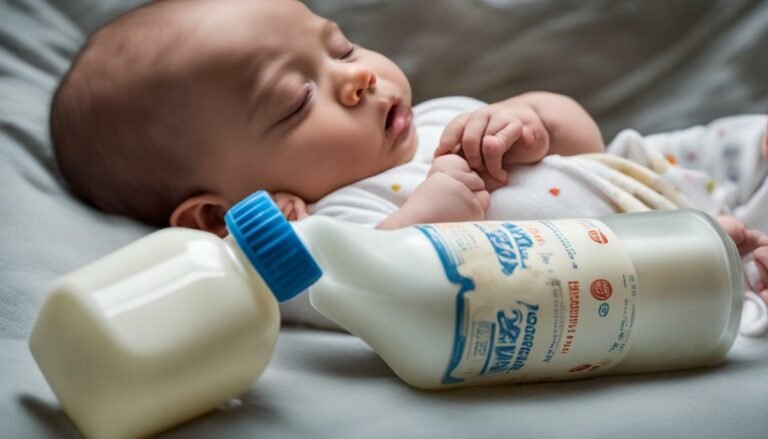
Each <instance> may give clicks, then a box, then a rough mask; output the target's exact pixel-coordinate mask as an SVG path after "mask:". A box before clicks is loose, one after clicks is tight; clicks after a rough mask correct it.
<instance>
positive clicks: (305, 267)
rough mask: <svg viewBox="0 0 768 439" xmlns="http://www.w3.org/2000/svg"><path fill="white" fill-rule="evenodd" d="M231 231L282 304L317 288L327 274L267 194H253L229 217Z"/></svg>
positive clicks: (228, 222)
mask: <svg viewBox="0 0 768 439" xmlns="http://www.w3.org/2000/svg"><path fill="white" fill-rule="evenodd" d="M225 220H226V222H227V229H229V233H231V234H232V236H233V237H234V238H235V241H237V244H238V245H239V246H240V249H242V251H243V253H245V255H246V256H247V257H248V260H249V261H251V264H253V267H254V268H255V269H256V271H258V272H259V274H260V275H261V277H262V278H263V279H264V282H266V284H267V286H268V287H269V289H270V290H272V294H274V295H275V297H276V298H277V301H278V302H285V301H287V300H290V299H292V298H293V297H295V296H296V295H297V294H299V293H301V292H302V291H304V290H305V289H306V288H308V287H309V286H310V285H312V284H314V283H315V282H316V281H317V280H318V279H320V276H322V274H323V272H322V271H321V270H320V267H319V266H318V265H317V262H315V259H314V258H313V257H312V255H311V254H310V253H309V251H308V250H307V248H306V247H305V246H304V244H303V243H302V242H301V239H299V236H298V235H297V234H296V232H294V230H293V227H291V225H290V223H288V220H286V219H285V217H284V216H283V213H282V212H281V211H280V209H279V208H278V207H277V206H276V205H275V203H274V202H273V201H272V198H271V197H270V196H269V194H267V193H266V192H264V191H258V192H256V193H254V194H251V195H250V196H248V197H247V198H245V199H244V200H242V201H240V202H239V203H237V204H236V205H234V206H233V207H232V208H231V209H229V211H228V212H227V214H226V216H225Z"/></svg>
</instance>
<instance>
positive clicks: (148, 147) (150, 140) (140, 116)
mask: <svg viewBox="0 0 768 439" xmlns="http://www.w3.org/2000/svg"><path fill="white" fill-rule="evenodd" d="M189 3H190V2H189V1H181V2H179V1H161V2H153V3H150V4H148V5H146V6H144V7H141V8H139V9H136V10H133V11H131V12H129V13H127V14H125V15H123V16H121V17H119V18H117V19H116V20H114V21H112V22H111V23H109V24H107V25H106V26H104V27H103V28H102V29H100V30H99V31H98V32H96V34H94V35H93V36H92V37H91V38H90V39H89V41H88V43H87V44H86V45H85V47H84V48H83V49H82V50H81V52H80V53H79V55H78V56H77V58H76V59H75V61H74V63H73V65H72V67H71V68H70V70H69V72H68V73H67V74H66V76H65V77H64V78H63V80H62V81H61V83H60V84H59V86H58V88H57V90H56V93H55V94H54V97H53V101H52V104H51V112H50V133H51V141H52V143H53V146H54V151H55V156H56V161H57V163H58V166H59V169H60V171H61V174H62V176H63V178H64V180H65V181H66V182H67V184H68V185H69V187H70V189H71V191H72V192H73V193H74V194H75V195H77V196H78V197H79V198H81V199H83V200H84V201H86V202H88V203H90V204H92V205H94V206H95V207H97V208H98V209H100V210H103V211H105V212H109V213H114V214H119V215H126V216H129V217H132V218H134V219H137V220H140V221H143V222H145V223H148V224H152V225H155V226H167V225H168V219H169V218H170V215H171V213H172V212H173V209H174V208H175V207H176V206H177V205H178V204H179V203H180V202H181V201H183V200H184V199H186V198H187V197H189V196H191V195H194V194H195V193H196V192H198V191H197V190H196V188H195V187H194V182H192V181H190V178H189V177H188V176H189V175H191V174H193V173H192V172H191V170H192V169H194V167H195V166H196V164H197V163H199V160H200V158H198V157H195V155H196V154H195V150H196V148H195V137H194V135H192V134H191V133H190V132H189V131H190V130H189V127H188V126H187V124H186V123H185V119H186V117H185V114H184V112H185V109H186V108H187V107H188V104H187V93H185V92H184V90H179V87H176V86H175V84H174V76H173V74H171V72H168V71H165V70H164V69H163V67H162V66H163V65H164V62H163V61H164V60H165V59H166V58H167V57H169V56H172V53H173V48H174V47H173V44H172V43H173V41H174V39H175V38H174V37H175V35H173V32H174V30H173V26H168V23H169V20H172V19H173V17H174V14H176V13H177V12H180V11H178V9H180V8H184V7H185V6H186V5H188V4H189Z"/></svg>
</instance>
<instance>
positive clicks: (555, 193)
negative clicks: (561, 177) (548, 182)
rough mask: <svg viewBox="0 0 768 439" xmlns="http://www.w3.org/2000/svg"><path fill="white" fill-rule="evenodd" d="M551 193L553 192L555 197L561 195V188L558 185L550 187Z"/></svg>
mask: <svg viewBox="0 0 768 439" xmlns="http://www.w3.org/2000/svg"><path fill="white" fill-rule="evenodd" d="M549 193H550V194H552V196H553V197H557V196H559V195H560V189H559V188H557V187H551V188H550V189H549Z"/></svg>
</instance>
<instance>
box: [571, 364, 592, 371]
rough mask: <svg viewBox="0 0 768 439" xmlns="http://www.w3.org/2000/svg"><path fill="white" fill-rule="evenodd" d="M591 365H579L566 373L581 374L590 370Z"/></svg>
mask: <svg viewBox="0 0 768 439" xmlns="http://www.w3.org/2000/svg"><path fill="white" fill-rule="evenodd" d="M591 368H592V365H591V364H581V365H579V366H576V367H574V368H573V369H571V370H569V371H568V372H581V371H583V370H587V369H591Z"/></svg>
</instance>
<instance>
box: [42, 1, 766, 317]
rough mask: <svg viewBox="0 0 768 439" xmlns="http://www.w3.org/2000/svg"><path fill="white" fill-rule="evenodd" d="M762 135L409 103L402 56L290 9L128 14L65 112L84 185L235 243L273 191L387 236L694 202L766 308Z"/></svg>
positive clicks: (103, 42) (541, 110)
mask: <svg viewBox="0 0 768 439" xmlns="http://www.w3.org/2000/svg"><path fill="white" fill-rule="evenodd" d="M765 131H766V117H765V116H741V117H734V118H726V119H722V120H719V121H715V122H713V123H712V124H710V125H708V126H705V127H695V128H691V129H688V130H683V131H680V132H675V133H667V134H660V135H654V136H648V137H642V136H640V135H639V134H638V133H636V132H634V131H625V132H623V133H621V134H620V135H619V136H618V137H617V138H616V139H615V140H614V141H613V142H612V143H611V145H610V146H609V148H608V153H607V154H606V153H604V151H603V149H604V148H603V145H604V144H603V140H602V137H601V135H600V132H599V130H598V128H597V125H596V124H595V122H594V120H593V119H592V118H591V117H590V116H589V114H587V112H586V111H585V110H584V109H583V108H582V107H581V106H580V105H579V104H577V103H576V102H575V101H573V100H572V99H569V98H567V97H564V96H561V95H557V94H552V93H546V92H530V93H525V94H522V95H519V96H514V97H511V98H509V99H507V100H504V101H501V102H497V103H493V104H490V105H487V104H485V103H483V102H480V101H477V100H474V99H470V98H461V97H450V98H442V99H436V100H432V101H428V102H424V103H422V104H420V105H418V106H416V107H413V108H412V106H411V88H410V85H409V83H408V80H407V79H406V77H405V75H404V74H403V72H402V71H401V70H400V69H399V68H398V67H397V66H396V65H395V64H394V63H393V62H392V61H390V60H389V59H387V58H386V57H384V56H383V55H381V54H379V53H376V52H373V51H370V50H367V49H365V48H362V47H359V46H356V45H354V44H353V43H351V42H350V41H349V40H348V39H347V38H346V37H345V36H344V34H343V33H342V32H341V30H340V29H339V27H338V26H337V25H336V24H335V23H334V22H332V21H329V20H326V19H323V18H322V17H319V16H317V15H315V14H313V13H312V12H311V11H310V10H309V9H307V7H306V6H304V5H303V4H302V3H300V2H298V1H293V0H261V1H259V0H252V1H249V0H219V1H216V0H179V1H174V0H170V1H160V2H154V3H151V4H149V5H147V6H144V7H141V8H139V9H137V10H134V11H131V12H129V13H128V14H126V15H124V16H122V17H119V18H118V19H117V20H115V21H113V22H111V23H109V24H108V25H106V26H105V27H104V28H102V29H101V30H99V31H98V32H97V33H96V34H95V35H93V37H92V38H91V39H90V40H89V42H88V44H87V45H86V46H85V47H84V49H83V50H82V52H81V53H80V54H79V56H78V57H77V59H76V60H75V62H74V64H73V66H72V67H71V69H70V71H69V72H68V74H67V75H66V77H65V78H64V79H63V80H62V82H61V84H60V86H59V88H58V89H57V92H56V94H55V96H54V99H53V103H52V110H51V136H52V140H53V143H54V147H55V151H56V158H57V162H58V164H59V168H60V170H61V173H62V175H63V177H64V178H65V180H66V181H67V183H68V184H69V187H70V188H71V190H72V191H73V192H74V193H75V194H76V195H78V196H79V197H81V198H82V199H83V200H85V201H87V202H89V203H90V204H92V205H94V206H95V207H97V208H99V209H101V210H103V211H106V212H111V213H115V214H120V215H127V216H130V217H132V218H135V219H138V220H141V221H144V222H146V223H149V224H153V225H156V226H167V225H169V224H170V225H173V226H183V227H191V228H197V229H201V230H207V231H210V232H213V233H216V234H219V235H220V236H224V235H225V234H226V228H225V225H224V220H223V218H224V213H225V212H226V211H227V209H228V208H229V207H230V206H232V205H233V204H234V203H236V202H237V201H239V200H240V199H242V198H244V197H246V196H247V195H249V194H250V193H252V192H254V191H256V190H259V189H264V190H267V191H270V193H272V194H273V196H274V198H275V200H276V202H277V203H278V206H280V208H281V210H282V211H283V213H284V214H285V215H286V216H287V217H288V218H289V219H291V220H298V219H301V218H303V217H304V216H306V215H309V214H316V215H329V216H334V217H337V218H340V219H343V220H347V221H352V222H357V223H360V224H364V225H368V226H371V227H378V228H382V229H391V228H399V227H405V226H409V225H412V224H418V223H429V222H445V221H475V220H483V219H489V220H501V219H504V220H523V219H535V218H558V217H594V216H601V215H608V214H612V213H617V212H632V211H641V210H648V209H668V208H677V207H694V208H698V209H701V210H704V211H707V212H708V213H710V214H712V215H713V216H715V217H716V218H717V219H718V221H719V222H720V223H721V224H722V225H723V227H724V228H725V230H726V231H727V232H728V234H729V235H730V236H731V237H732V238H733V239H734V241H735V242H736V244H737V246H738V248H739V251H740V252H741V254H742V256H745V257H750V258H752V259H754V261H755V262H756V264H755V266H756V267H757V268H756V273H757V275H756V276H752V277H751V288H752V289H753V290H755V291H757V292H761V293H762V294H763V295H764V296H763V297H765V298H766V299H768V293H767V292H766V285H768V271H766V267H768V237H767V236H766V235H765V234H764V233H763V232H765V231H766V230H767V229H768V222H766V219H767V218H768V215H764V214H761V212H759V207H760V206H761V205H763V206H764V205H765V202H764V201H765V200H766V199H767V198H768V194H766V192H768V188H767V187H766V185H765V184H764V180H765V176H766V172H768V165H767V163H768V162H767V161H766V160H765V156H766V148H768V146H766V139H765ZM761 200H762V201H761ZM745 224H746V225H745ZM303 296H306V295H303ZM302 318H303V317H301V316H300V319H302ZM307 319H311V318H307ZM307 319H305V321H306V320H307Z"/></svg>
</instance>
